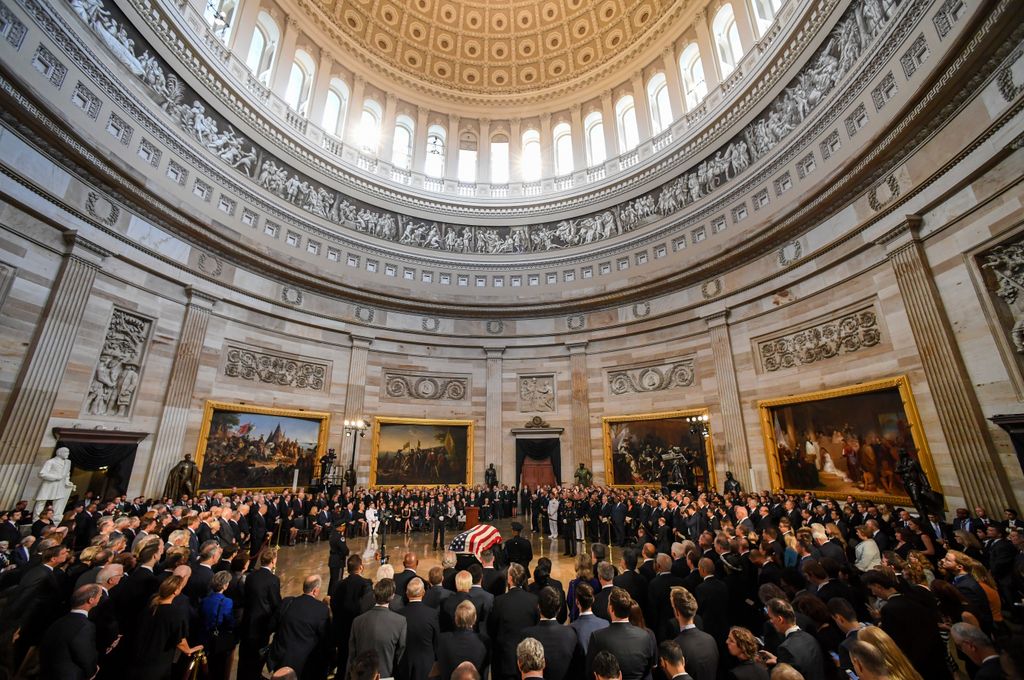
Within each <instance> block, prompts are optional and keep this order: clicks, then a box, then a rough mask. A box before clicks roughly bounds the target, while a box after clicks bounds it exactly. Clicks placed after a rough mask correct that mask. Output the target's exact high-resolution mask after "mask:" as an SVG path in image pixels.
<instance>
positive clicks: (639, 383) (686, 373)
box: [608, 356, 694, 395]
mask: <svg viewBox="0 0 1024 680" xmlns="http://www.w3.org/2000/svg"><path fill="white" fill-rule="evenodd" d="M693 364H694V358H693V357H692V356H689V357H682V358H679V359H672V360H671V361H667V362H665V363H660V364H653V365H646V366H636V367H631V368H617V369H612V370H610V371H608V387H609V389H610V390H611V392H612V394H616V395H622V394H643V393H645V392H661V391H663V390H671V389H675V388H679V387H689V386H691V385H693V380H694V371H693Z"/></svg>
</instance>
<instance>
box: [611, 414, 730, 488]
mask: <svg viewBox="0 0 1024 680" xmlns="http://www.w3.org/2000/svg"><path fill="white" fill-rule="evenodd" d="M695 417H697V418H702V419H703V420H702V421H701V422H702V423H703V425H704V429H703V432H702V429H701V427H700V426H699V425H698V426H696V427H695V423H694V421H693V418H695ZM709 425H710V424H709V421H708V411H707V409H690V410H684V411H662V412H658V413H641V414H637V415H626V416H605V417H604V418H602V419H601V429H602V431H603V433H604V469H605V480H606V484H607V485H608V486H615V487H622V486H668V485H670V484H681V485H682V486H684V487H686V488H689V489H700V490H703V491H711V490H713V489H714V488H715V487H716V486H717V482H716V479H715V463H714V446H713V443H712V440H711V434H710V426H709Z"/></svg>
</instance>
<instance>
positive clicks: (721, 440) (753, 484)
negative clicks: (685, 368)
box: [704, 310, 764, 489]
mask: <svg viewBox="0 0 1024 680" xmlns="http://www.w3.org/2000/svg"><path fill="white" fill-rule="evenodd" d="M728 317H729V311H728V310H725V311H723V312H718V313H716V314H712V315H711V316H708V317H706V318H705V319H704V321H705V322H707V325H708V336H709V339H710V341H711V353H712V355H713V356H714V359H715V382H717V383H718V401H719V408H720V409H721V410H722V422H721V423H716V422H715V421H714V420H713V419H712V421H711V425H712V426H715V425H717V426H718V427H715V428H714V429H715V430H717V432H715V435H716V436H715V438H714V440H713V443H714V451H715V455H716V457H719V458H720V460H719V461H718V466H719V468H722V467H724V468H726V469H727V470H731V471H732V473H733V474H734V475H736V477H737V478H738V479H744V478H746V479H745V481H746V484H744V486H746V485H747V484H749V486H747V488H748V489H759V488H762V487H763V486H764V485H763V484H758V483H757V481H756V480H755V479H754V471H753V470H752V469H751V466H750V450H749V449H748V447H747V435H746V429H745V428H744V427H743V409H742V408H741V406H740V390H739V385H738V384H737V382H736V364H735V363H734V362H733V354H732V339H731V338H730V337H729V324H728Z"/></svg>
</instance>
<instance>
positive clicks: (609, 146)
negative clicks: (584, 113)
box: [601, 90, 622, 158]
mask: <svg viewBox="0 0 1024 680" xmlns="http://www.w3.org/2000/svg"><path fill="white" fill-rule="evenodd" d="M601 127H602V129H604V153H605V155H606V156H607V157H608V158H615V157H616V156H618V155H619V154H620V153H622V151H620V150H619V136H618V135H617V134H616V131H617V130H618V124H617V122H616V120H615V103H614V102H612V91H611V90H605V91H604V92H602V93H601Z"/></svg>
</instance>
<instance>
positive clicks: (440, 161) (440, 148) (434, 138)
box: [423, 125, 447, 177]
mask: <svg viewBox="0 0 1024 680" xmlns="http://www.w3.org/2000/svg"><path fill="white" fill-rule="evenodd" d="M446 138H447V133H446V132H445V129H444V128H443V127H441V126H440V125H431V126H430V127H429V128H427V159H426V162H425V163H424V166H423V172H424V173H426V175H427V176H429V177H444V162H445V139H446Z"/></svg>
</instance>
